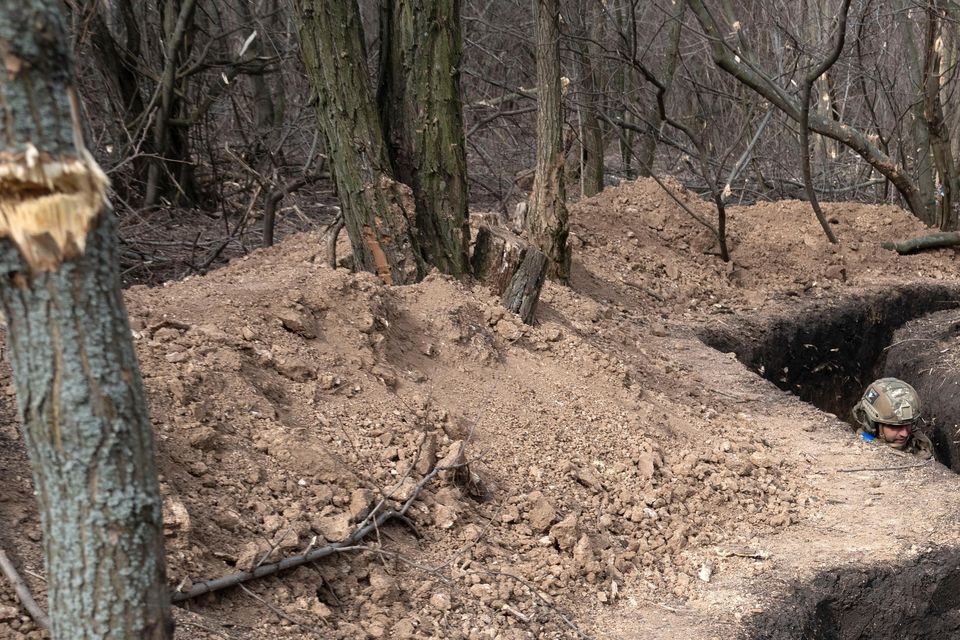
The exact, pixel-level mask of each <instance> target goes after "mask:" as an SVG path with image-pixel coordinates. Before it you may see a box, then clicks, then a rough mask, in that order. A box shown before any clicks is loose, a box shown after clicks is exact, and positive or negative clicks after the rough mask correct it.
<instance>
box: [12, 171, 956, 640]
mask: <svg viewBox="0 0 960 640" xmlns="http://www.w3.org/2000/svg"><path fill="white" fill-rule="evenodd" d="M677 193H678V197H680V198H682V199H684V201H685V202H686V203H687V204H688V205H689V206H691V207H696V208H698V210H700V211H701V212H702V213H703V214H704V215H711V214H710V210H709V208H708V207H707V206H706V205H705V204H704V203H701V202H700V201H699V200H698V199H697V198H696V197H695V196H694V195H692V194H689V193H686V192H683V191H682V190H679V189H678V190H677ZM825 208H826V211H827V214H828V215H829V216H833V217H835V218H836V219H837V220H838V223H837V225H836V230H837V234H838V236H839V238H840V241H841V244H840V246H839V247H835V246H831V245H830V244H829V243H827V242H826V241H825V240H824V239H822V237H821V236H820V235H819V233H818V228H817V226H816V220H815V219H814V218H813V216H812V215H810V212H809V210H808V209H807V205H806V204H805V203H801V202H778V203H764V204H759V205H756V206H753V207H735V208H733V209H731V211H730V247H731V251H732V255H733V263H731V264H724V263H723V262H721V261H719V260H718V258H717V257H716V256H715V255H711V252H713V251H714V250H715V247H714V245H713V241H712V240H711V238H710V236H709V234H708V233H706V232H704V231H702V230H701V228H700V227H699V226H698V224H697V223H696V222H695V221H693V220H691V219H689V217H688V216H687V215H686V214H685V213H684V212H682V211H681V210H680V209H679V208H678V207H677V206H676V205H675V204H674V203H673V202H672V201H671V200H670V199H669V198H668V197H667V196H666V195H664V194H663V193H662V191H661V190H660V187H658V186H657V185H656V184H655V183H653V182H651V181H645V180H640V181H637V182H633V183H625V184H623V185H621V186H620V187H618V188H613V189H608V190H606V191H604V192H603V193H602V194H600V195H599V196H597V197H595V198H591V199H587V200H584V201H581V202H580V203H577V204H576V205H574V206H573V207H572V208H571V212H572V219H573V227H574V228H573V235H574V236H575V237H576V238H577V251H576V257H575V259H574V265H573V271H572V284H571V287H570V288H566V287H560V286H557V285H555V284H552V283H548V284H547V285H546V287H545V288H544V291H543V294H542V296H541V299H540V303H539V306H538V312H537V321H536V322H535V323H534V325H532V326H529V327H525V326H523V325H522V323H520V322H519V321H517V319H516V318H515V317H513V316H510V314H507V313H506V312H504V311H503V310H502V309H501V307H500V301H499V300H498V299H495V298H493V297H492V296H491V295H490V294H489V293H488V291H487V290H486V289H485V288H484V287H481V286H475V285H473V284H472V283H469V282H466V283H465V282H458V281H455V280H453V279H451V278H447V277H445V276H440V275H431V276H428V277H427V278H426V279H425V280H424V281H423V282H422V283H420V284H416V285H412V286H407V287H388V286H384V285H383V284H381V283H380V281H379V280H378V279H377V278H376V277H375V276H373V275H371V274H363V273H359V274H350V273H347V272H345V271H344V270H342V269H341V270H335V271H334V270H331V269H330V268H328V267H327V266H326V265H325V249H324V247H323V242H322V238H321V237H320V236H319V235H310V234H307V235H303V236H299V237H296V238H292V239H290V240H288V241H286V242H284V243H282V244H281V245H278V246H276V247H273V248H271V249H267V250H260V251H256V252H254V253H253V254H251V255H250V256H248V257H245V258H240V259H237V260H234V261H233V262H232V263H231V264H230V265H229V266H227V267H225V268H223V269H220V270H218V271H216V272H213V273H210V274H208V275H206V276H203V277H195V278H190V279H189V280H186V281H183V282H171V283H168V284H167V285H166V286H164V287H159V288H155V289H147V288H144V287H133V288H131V289H129V290H128V291H127V304H128V308H129V311H130V314H131V321H132V325H133V326H134V327H135V328H136V327H139V328H138V329H136V332H135V334H134V335H135V337H136V345H137V347H138V355H139V358H140V363H141V367H142V371H143V375H144V379H145V384H146V387H147V390H148V395H149V401H150V407H151V414H152V417H153V422H154V426H155V430H156V434H157V443H158V449H159V466H160V470H161V473H162V476H163V478H162V482H163V488H164V492H165V495H166V496H168V497H170V499H172V500H174V499H175V500H176V501H177V504H178V505H179V506H176V507H174V506H173V504H174V503H170V504H171V506H170V512H171V520H170V522H169V523H168V525H169V526H168V537H167V550H168V566H169V573H170V582H171V588H174V587H176V586H177V585H187V586H188V585H191V584H193V585H196V584H201V583H202V582H203V581H205V580H208V579H210V578H214V577H218V576H222V575H227V574H232V573H235V572H238V571H242V570H244V569H248V568H250V567H252V566H253V565H255V564H257V563H259V562H260V561H261V560H263V561H264V562H265V563H270V562H274V561H276V560H277V559H278V558H279V557H280V556H282V555H293V554H298V553H301V552H303V550H304V549H307V548H309V547H310V545H314V546H313V547H312V548H316V547H317V546H321V547H322V546H323V545H325V544H327V542H328V541H331V542H332V541H338V540H343V539H344V538H346V537H347V536H349V535H350V534H351V532H353V531H355V530H356V528H357V527H358V526H359V525H360V523H361V522H363V521H364V520H365V519H367V518H368V517H370V515H371V513H372V511H373V510H374V509H376V508H377V505H381V506H380V509H381V511H382V510H384V509H395V508H397V506H398V505H399V503H400V501H402V499H403V497H404V496H408V495H410V493H411V490H412V489H413V488H414V487H416V486H418V483H420V482H421V481H422V480H423V479H424V478H426V477H427V476H428V475H429V474H430V473H432V471H433V470H434V469H435V467H436V465H440V466H441V467H442V466H444V465H449V464H456V465H463V466H462V467H458V468H459V469H460V470H461V471H462V472H461V473H454V472H453V471H452V470H451V471H443V472H441V473H438V474H437V475H436V476H435V477H433V478H432V479H431V482H429V483H426V484H425V485H423V488H422V491H421V492H420V494H419V495H418V496H417V498H416V500H414V502H413V503H412V505H411V508H410V510H409V512H408V513H407V520H408V521H409V522H406V523H405V522H402V521H399V522H392V523H387V524H384V526H383V527H380V528H378V529H377V530H376V531H374V532H372V533H371V535H370V536H368V537H367V538H366V539H365V540H364V541H362V542H361V543H358V546H360V547H362V549H358V550H356V551H354V552H351V553H338V554H335V555H331V556H328V557H325V558H323V559H322V560H321V561H319V562H316V563H313V564H308V565H306V566H301V567H299V568H296V569H293V570H291V571H288V572H286V573H282V574H280V575H278V576H276V577H270V578H266V579H263V580H260V581H256V582H252V583H250V584H249V585H248V588H249V589H250V591H251V592H252V593H254V594H256V596H257V598H260V599H261V600H262V602H261V600H256V599H254V598H252V597H251V596H249V595H248V594H246V593H245V592H243V591H242V590H239V589H233V590H226V591H221V592H218V593H217V594H213V595H207V596H203V597H202V598H201V599H199V600H197V601H195V602H194V604H192V605H191V611H190V612H187V611H183V610H181V611H179V612H178V616H179V617H180V619H181V620H182V621H183V623H184V624H182V625H181V627H180V630H179V631H178V637H182V638H187V637H189V638H191V640H194V639H201V640H202V639H205V638H211V639H212V638H217V637H228V636H229V637H231V638H232V637H242V638H256V639H261V638H263V639H266V638H269V639H271V640H274V639H278V638H291V639H292V638H302V637H306V636H305V635H304V634H306V633H309V632H307V631H305V630H304V629H305V627H304V626H303V625H304V624H306V625H310V628H317V629H322V630H323V634H324V635H325V637H329V638H351V639H352V638H381V637H383V638H385V637H395V638H464V639H469V638H482V637H488V636H489V635H490V634H492V635H493V636H494V637H496V636H500V637H504V638H524V637H532V638H573V637H582V636H580V635H579V634H580V633H584V634H589V635H591V636H593V637H598V638H601V637H602V638H633V637H658V638H665V639H667V640H680V639H683V640H706V639H707V638H716V637H724V638H727V637H729V638H734V637H736V635H737V633H738V632H739V631H740V630H742V629H745V628H746V627H745V623H744V620H746V619H749V618H750V616H751V615H753V614H754V613H756V611H757V610H760V609H762V608H764V607H768V606H771V605H772V603H773V602H774V601H775V599H774V596H775V594H774V593H772V591H773V589H772V588H771V587H770V585H771V584H782V585H783V586H784V588H786V583H785V582H782V580H785V579H786V578H787V576H789V578H790V579H791V580H792V579H793V578H795V577H801V578H803V579H811V580H812V579H813V577H814V576H816V575H817V574H818V573H819V572H820V571H821V570H822V569H823V568H824V566H832V565H834V564H835V563H837V564H840V563H853V562H887V563H890V562H892V561H893V560H895V559H896V557H897V555H898V553H899V550H897V549H891V548H888V546H885V545H884V544H883V542H884V541H885V540H888V539H897V540H907V541H916V544H918V545H920V546H921V547H923V546H924V545H928V544H933V543H934V542H938V543H944V544H950V543H956V540H954V539H953V538H955V537H957V534H952V533H951V532H950V531H947V530H946V529H948V528H943V527H940V528H938V529H934V527H933V523H935V522H937V521H938V520H937V519H940V520H939V521H946V520H947V518H948V516H947V514H948V513H952V512H953V511H952V510H954V509H957V508H960V504H957V502H958V500H960V499H954V498H953V497H952V496H955V495H960V491H957V486H956V483H957V479H956V478H955V477H954V476H953V474H948V475H949V476H950V477H946V476H942V475H939V474H938V472H937V471H936V470H935V469H908V470H905V471H903V472H902V475H900V476H897V478H896V481H895V482H894V481H892V480H891V481H887V480H886V479H885V478H886V476H880V477H881V484H880V486H873V485H872V484H871V481H872V480H873V479H875V476H876V474H878V473H881V472H872V471H860V472H857V473H839V472H837V471H836V470H838V469H854V468H869V467H883V466H890V465H891V464H895V463H896V461H893V462H892V461H891V460H890V458H889V455H888V454H887V453H886V452H883V451H878V450H875V449H870V448H868V447H866V445H864V444H862V443H858V442H857V441H856V440H855V439H854V438H853V436H852V431H851V430H850V429H849V427H848V426H847V425H844V424H843V423H842V422H840V421H839V420H837V418H836V417H835V416H830V415H827V414H825V413H823V412H821V411H818V410H817V409H815V408H813V407H812V406H810V405H806V404H804V403H803V402H801V401H800V400H798V399H797V398H795V397H793V396H791V395H789V394H787V393H784V392H783V391H781V390H780V389H778V388H777V387H775V386H774V385H772V384H770V383H769V382H768V381H766V380H764V379H763V378H761V377H760V376H758V375H756V374H755V373H754V372H752V371H751V370H749V369H748V368H746V367H744V366H743V365H742V364H741V363H740V362H738V361H737V360H736V359H735V358H733V357H730V356H728V355H725V354H723V353H719V352H717V351H714V350H712V349H710V348H709V347H707V346H706V345H704V344H703V343H701V342H700V341H699V340H698V339H697V336H698V335H702V332H703V331H710V332H713V333H714V334H719V333H721V332H722V331H730V330H732V329H736V328H740V329H743V328H744V327H745V326H746V325H744V324H743V323H741V321H740V318H743V317H746V316H750V315H751V314H753V315H759V316H763V317H774V316H780V317H782V316H784V315H789V314H790V313H794V312H795V311H796V310H797V309H799V308H800V307H801V306H803V305H809V304H812V303H817V304H821V305H822V308H823V309H826V308H828V307H830V305H832V304H834V303H835V302H837V303H839V301H840V300H841V299H842V298H844V297H846V296H848V295H850V294H861V295H863V294H865V293H866V292H867V291H868V290H873V289H874V288H875V287H876V286H877V285H878V284H882V283H885V284H886V285H887V286H889V287H892V288H896V287H900V286H902V285H903V284H904V283H907V282H912V281H916V280H918V279H922V280H924V281H925V282H928V283H947V284H951V283H957V284H960V281H958V280H957V279H956V276H955V275H953V274H955V273H957V271H958V269H957V264H956V258H955V254H954V252H953V250H952V249H944V250H940V251H939V252H936V253H932V254H926V255H919V256H898V255H896V254H895V253H893V252H889V251H884V250H882V249H881V248H880V247H879V241H880V240H883V239H889V238H898V239H899V238H903V237H908V236H910V235H912V234H919V233H921V232H922V230H923V228H922V225H920V223H918V222H917V221H915V220H914V219H912V218H911V217H910V216H909V215H908V214H906V213H905V212H903V211H901V210H899V209H897V208H895V207H890V206H882V207H876V206H862V205H857V204H847V203H841V204H826V205H825ZM884 218H889V219H890V224H889V225H883V224H882V220H883V219H884ZM854 248H856V250H854ZM341 253H342V252H341ZM425 345H427V346H425ZM728 350H731V349H728ZM171 356H172V357H171ZM784 366H786V365H784ZM781 369H782V367H781ZM786 373H787V374H789V372H786ZM781 374H783V372H782V371H781ZM4 375H5V376H7V377H5V378H4V379H3V382H4V383H5V384H4V385H0V389H5V393H4V395H3V398H2V399H3V400H4V402H3V403H0V411H2V417H3V418H4V419H3V420H2V421H0V473H2V477H3V478H4V482H3V483H2V489H0V543H2V545H3V546H4V547H5V548H7V549H13V548H14V547H15V548H16V554H17V557H18V559H19V560H20V562H21V565H22V566H23V567H24V568H25V569H29V570H30V571H32V572H33V573H35V574H37V575H42V573H41V572H42V559H41V553H42V551H41V546H40V543H39V536H38V535H36V532H37V531H38V530H39V525H38V522H37V519H36V511H35V507H34V506H33V498H32V489H31V487H30V481H29V477H30V474H29V468H28V466H27V462H26V460H25V458H24V455H23V449H22V443H21V442H20V440H19V436H18V435H17V429H16V426H15V420H14V417H13V409H12V406H13V405H12V401H13V398H12V395H11V393H12V391H10V389H9V374H8V373H4ZM851 384H853V383H851ZM837 410H838V411H839V408H838V409H837ZM807 427H809V428H810V430H804V429H805V428H807ZM464 463H466V464H464ZM871 474H873V475H871ZM933 489H936V491H937V493H936V494H935V495H936V499H932V498H931V499H925V498H923V496H925V495H926V492H927V491H932V490H933ZM904 490H909V491H910V492H911V496H919V497H917V498H916V499H913V500H909V501H905V500H903V499H902V492H903V491H904ZM180 507H182V510H181V508H180ZM864 530H867V531H869V532H870V533H869V535H861V532H862V531H864ZM11 531H16V532H18V533H17V535H15V536H14V535H11V533H9V532H11ZM418 536H419V537H418ZM907 544H908V546H909V543H907ZM731 549H734V550H736V549H739V550H742V551H741V552H737V553H734V552H729V550H731ZM721 551H724V553H720V552H721ZM268 553H269V554H270V556H269V557H268V558H266V559H264V556H265V555H266V554H268ZM705 567H710V568H711V569H710V571H709V576H708V577H707V580H705V579H704V576H706V575H707V572H705V569H704V568H705ZM26 575H27V580H28V582H29V583H30V587H31V589H32V590H33V591H34V593H36V594H39V595H43V594H44V589H45V587H44V584H43V582H42V581H41V580H39V579H37V578H35V577H32V576H30V574H26ZM777 579H781V582H777ZM264 603H266V604H264ZM13 606H17V605H16V600H15V598H14V595H13V592H12V590H11V589H9V588H8V586H7V585H6V584H5V583H0V607H13ZM271 607H272V609H271ZM274 609H275V610H276V611H280V612H282V613H283V616H280V615H278V614H277V613H276V612H275V611H274ZM291 620H295V621H297V622H296V623H295V622H291ZM222 622H223V623H225V622H229V623H230V624H231V625H233V626H231V627H229V633H226V632H224V633H223V634H220V635H218V634H217V633H213V632H210V631H205V630H203V627H208V628H211V629H215V628H220V627H218V625H219V624H220V623H222ZM197 625H200V626H197ZM224 628H225V627H224ZM3 634H6V635H3ZM0 635H3V637H11V638H17V639H19V638H38V637H42V633H41V632H40V631H39V630H38V629H36V628H35V627H33V628H30V627H28V626H27V625H25V624H21V623H20V620H19V619H17V620H14V621H0Z"/></svg>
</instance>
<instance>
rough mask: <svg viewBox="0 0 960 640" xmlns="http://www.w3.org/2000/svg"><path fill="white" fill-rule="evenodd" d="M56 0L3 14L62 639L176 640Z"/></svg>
mask: <svg viewBox="0 0 960 640" xmlns="http://www.w3.org/2000/svg"><path fill="white" fill-rule="evenodd" d="M68 46H69V45H68V40H67V36H66V33H65V32H64V28H63V23H62V18H61V16H60V3H59V2H57V1H56V0H0V49H2V50H3V51H4V64H3V65H2V66H0V122H2V123H3V125H2V126H3V128H4V134H5V135H4V138H3V140H4V142H3V149H2V155H0V210H2V211H3V214H4V215H3V219H2V223H0V238H2V239H0V273H2V277H0V305H2V308H3V312H4V314H5V316H6V319H7V332H8V335H7V341H8V349H9V357H10V363H11V365H12V367H13V375H14V381H15V384H16V390H17V399H18V405H19V413H20V418H21V420H22V422H23V432H24V441H25V443H26V447H27V452H28V454H29V456H30V462H31V468H32V470H33V480H34V487H35V490H36V495H37V501H38V505H39V511H40V520H41V524H42V527H43V534H44V551H45V555H46V565H47V585H48V599H49V607H50V617H51V624H52V631H51V634H52V637H53V638H54V640H83V639H91V640H93V639H96V640H113V639H116V640H121V639H129V638H150V639H165V638H170V637H172V631H173V629H172V620H171V618H170V605H169V602H170V599H169V594H168V591H167V584H166V578H165V564H164V555H163V528H162V525H161V501H160V492H159V487H158V484H157V475H156V467H155V463H154V450H153V446H154V445H153V434H152V432H151V429H150V421H149V418H148V416H147V409H146V402H145V397H144V392H143V387H142V384H141V381H140V373H139V370H138V366H137V360H136V356H135V354H134V350H133V344H132V341H131V337H130V327H129V324H128V322H127V315H126V310H125V309H124V305H123V298H122V295H121V290H120V278H119V274H118V272H117V250H116V243H115V238H114V235H113V223H112V211H111V210H110V207H109V204H108V202H107V200H106V190H107V179H106V176H104V175H103V173H102V171H100V169H99V167H97V166H96V163H95V162H94V161H93V159H92V157H91V156H90V154H89V153H88V152H87V150H86V149H85V147H84V145H83V131H82V126H81V124H80V120H79V117H80V110H79V105H78V103H77V98H76V93H75V91H74V89H73V86H72V77H71V68H70V67H71V65H70V58H69V55H70V54H69V49H68Z"/></svg>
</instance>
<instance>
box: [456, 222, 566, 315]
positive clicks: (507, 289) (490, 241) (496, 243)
mask: <svg viewBox="0 0 960 640" xmlns="http://www.w3.org/2000/svg"><path fill="white" fill-rule="evenodd" d="M547 266H548V265H547V258H546V256H544V255H543V252H541V251H540V250H539V249H537V248H536V247H532V246H530V245H529V244H527V243H526V242H524V241H523V240H521V239H520V238H518V237H517V236H515V235H514V234H512V233H510V232H509V231H507V230H506V229H498V228H493V227H489V226H487V225H481V226H480V228H479V229H478V230H477V242H476V245H475V246H474V249H473V274H474V275H475V276H476V277H477V279H478V280H480V281H481V282H483V283H485V284H486V285H488V286H489V287H490V290H491V291H492V292H493V294H494V295H496V296H500V302H501V303H502V304H503V306H504V307H506V308H507V309H509V310H510V311H512V312H514V313H517V314H519V315H520V318H521V319H522V320H523V321H524V322H525V323H526V324H531V323H532V322H533V316H534V313H535V312H536V309H537V302H538V301H539V300H540V290H541V289H542V288H543V281H544V278H545V277H546V275H547Z"/></svg>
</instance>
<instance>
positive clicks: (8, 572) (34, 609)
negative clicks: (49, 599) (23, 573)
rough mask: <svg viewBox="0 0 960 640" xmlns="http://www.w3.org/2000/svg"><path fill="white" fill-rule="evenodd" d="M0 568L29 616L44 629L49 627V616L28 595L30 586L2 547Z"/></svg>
mask: <svg viewBox="0 0 960 640" xmlns="http://www.w3.org/2000/svg"><path fill="white" fill-rule="evenodd" d="M0 570H2V571H3V575H5V576H6V577H7V580H9V581H10V584H11V585H12V586H13V590H14V591H15V592H16V593H17V597H18V598H20V603H21V604H22V605H23V608H24V609H26V610H27V613H29V614H30V617H31V618H33V619H34V621H35V622H36V623H37V624H38V625H40V626H41V627H43V628H44V629H49V628H50V618H48V617H47V614H46V613H44V612H43V609H41V608H40V605H38V604H37V601H36V600H34V599H33V596H32V595H30V588H29V587H28V586H27V583H26V582H24V581H23V578H21V577H20V574H19V573H17V570H16V569H15V568H14V567H13V563H12V562H10V558H8V557H7V552H6V551H4V550H3V549H0Z"/></svg>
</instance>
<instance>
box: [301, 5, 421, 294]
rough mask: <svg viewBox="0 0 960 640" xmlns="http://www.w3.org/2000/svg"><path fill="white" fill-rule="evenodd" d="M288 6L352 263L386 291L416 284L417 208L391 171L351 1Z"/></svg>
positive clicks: (418, 268) (357, 17) (356, 13)
mask: <svg viewBox="0 0 960 640" xmlns="http://www.w3.org/2000/svg"><path fill="white" fill-rule="evenodd" d="M293 6H294V9H295V11H296V20H297V27H298V30H299V33H300V52H301V55H302V57H303V62H304V65H305V66H306V68H307V73H308V74H309V77H310V82H311V84H312V85H313V88H314V90H315V91H316V92H317V118H318V120H319V122H320V129H321V130H322V131H323V134H324V137H325V138H326V141H327V145H326V149H327V151H328V153H329V155H330V164H331V166H332V168H333V173H334V176H335V178H336V183H337V194H338V196H339V198H340V205H341V208H342V209H343V218H344V222H345V226H346V228H347V233H348V235H349V236H350V244H351V245H352V247H353V257H354V261H355V264H356V266H357V268H358V269H364V270H366V271H373V272H374V273H377V274H378V275H379V276H380V277H381V279H383V281H384V282H386V283H388V284H407V283H411V282H416V281H417V280H419V279H420V278H421V277H422V276H423V274H424V271H425V269H424V262H423V259H422V257H421V255H420V250H419V246H418V243H417V240H416V237H415V223H416V210H415V209H416V206H415V203H414V199H413V195H412V193H411V191H410V189H409V187H407V186H406V185H404V184H401V183H400V182H397V181H396V180H395V179H394V175H393V169H392V168H391V166H390V159H389V155H388V153H387V148H386V144H385V142H384V139H383V131H382V129H381V126H380V118H379V116H378V114H377V108H376V103H375V102H374V99H373V96H372V95H371V92H370V87H369V83H368V79H367V55H366V51H365V50H364V45H363V29H362V25H361V23H360V10H359V8H358V7H357V2H356V0H338V1H337V2H329V1H328V0H294V3H293Z"/></svg>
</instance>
